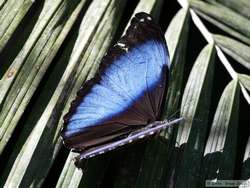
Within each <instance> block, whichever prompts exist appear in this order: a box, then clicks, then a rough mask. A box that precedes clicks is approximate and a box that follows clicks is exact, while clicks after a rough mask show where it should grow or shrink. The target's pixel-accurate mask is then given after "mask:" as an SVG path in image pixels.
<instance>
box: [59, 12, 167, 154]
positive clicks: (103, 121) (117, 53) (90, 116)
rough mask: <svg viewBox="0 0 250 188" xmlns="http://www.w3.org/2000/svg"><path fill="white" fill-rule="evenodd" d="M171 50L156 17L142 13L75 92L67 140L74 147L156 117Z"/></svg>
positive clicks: (80, 148)
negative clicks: (96, 70)
mask: <svg viewBox="0 0 250 188" xmlns="http://www.w3.org/2000/svg"><path fill="white" fill-rule="evenodd" d="M168 67H169V59H168V51H167V46H166V43H165V39H164V35H163V34H162V32H161V30H160V28H159V26H157V25H156V24H155V23H154V21H153V19H152V17H151V16H150V15H148V14H146V13H138V14H136V15H135V17H134V18H133V19H132V20H131V25H130V27H129V28H128V30H127V32H126V34H125V35H124V36H123V37H122V38H121V39H120V40H119V41H118V43H117V44H116V45H115V46H114V47H113V48H111V49H110V51H109V52H108V53H107V55H106V56H105V57H104V58H103V60H102V62H101V64H100V69H99V74H97V75H96V76H95V77H94V78H93V79H91V80H89V81H87V82H86V83H85V84H84V85H83V86H82V88H81V89H80V90H79V92H78V93H77V97H76V99H75V100H74V101H73V102H72V104H71V107H70V110H69V112H68V114H66V116H65V117H64V127H63V129H62V132H61V135H62V137H63V140H64V144H65V145H66V146H67V147H69V148H71V149H72V148H73V149H74V150H76V151H79V152H80V151H84V150H86V148H90V147H93V146H97V145H101V144H104V143H108V142H110V141H112V140H113V139H115V138H118V137H119V136H122V135H124V134H128V133H129V132H131V131H133V130H134V129H138V128H140V127H141V126H145V125H147V124H148V123H149V122H153V121H155V120H156V119H157V117H158V115H159V112H160V106H161V102H162V98H163V94H164V90H165V85H166V82H167V72H168Z"/></svg>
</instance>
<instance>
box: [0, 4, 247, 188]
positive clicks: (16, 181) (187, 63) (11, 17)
mask: <svg viewBox="0 0 250 188" xmlns="http://www.w3.org/2000/svg"><path fill="white" fill-rule="evenodd" d="M249 10H250V2H249V1H248V0H237V1H236V0H189V1H187V0H179V1H163V0H140V1H125V0H103V1H97V0H94V1H90V0H75V1H69V0H36V1H31V0H19V1H15V0H0V60H1V64H0V77H1V80H0V166H1V168H0V186H1V187H2V186H4V187H25V188H26V187H87V188H89V187H91V188H92V187H119V188H122V187H126V188H127V187H143V188H145V187H150V188H152V187H156V188H159V187H203V186H204V182H205V180H207V179H213V180H216V179H243V180H248V179H249V178H250V170H249V169H250V137H249V133H250V128H249V122H250V121H249V120H250V117H249V112H250V111H249V104H250V97H249V91H250V72H249V69H250V55H249V54H250V14H249ZM140 11H144V12H148V13H151V14H152V15H153V16H154V17H155V19H156V20H158V22H159V24H160V26H161V28H162V30H163V31H164V33H165V37H166V40H167V44H168V47H169V52H170V61H171V75H170V83H169V88H168V92H167V96H166V102H165V105H164V106H165V107H164V109H163V115H162V118H163V119H165V118H170V119H171V118H174V117H175V116H176V117H178V116H183V117H184V118H185V121H184V122H183V123H181V124H180V125H178V126H176V127H174V128H171V129H169V130H168V131H167V132H165V133H162V134H161V136H160V137H158V138H154V139H152V140H149V141H145V142H143V143H138V144H134V145H132V146H129V147H127V148H124V149H120V150H118V151H114V152H110V153H107V154H105V155H103V156H99V157H97V158H94V159H91V160H89V161H88V162H87V163H86V164H85V166H84V171H81V170H80V169H76V168H75V166H74V164H73V158H74V156H75V154H74V153H69V152H68V151H67V150H66V149H65V148H64V147H62V142H61V139H60V138H59V137H60V128H61V126H62V122H63V121H62V117H63V115H64V114H65V113H66V112H67V110H68V107H69V104H70V102H71V100H72V99H73V98H74V97H75V94H76V92H77V90H78V89H79V88H80V86H81V85H82V83H84V82H85V81H86V80H88V79H89V78H91V77H93V75H94V74H95V72H96V70H97V68H98V65H99V63H100V60H101V58H102V57H103V55H104V54H105V52H106V51H107V49H108V48H109V46H111V45H112V44H114V43H115V41H116V40H117V39H118V38H119V37H120V36H121V35H122V33H123V32H124V30H125V28H126V27H127V24H128V23H129V20H130V18H131V17H132V16H133V15H134V14H135V13H136V12H140Z"/></svg>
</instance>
